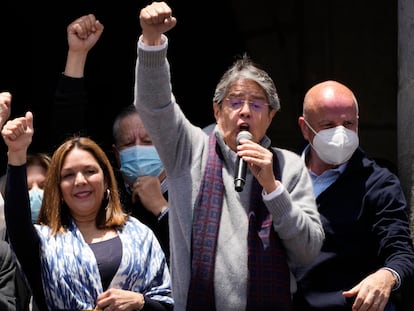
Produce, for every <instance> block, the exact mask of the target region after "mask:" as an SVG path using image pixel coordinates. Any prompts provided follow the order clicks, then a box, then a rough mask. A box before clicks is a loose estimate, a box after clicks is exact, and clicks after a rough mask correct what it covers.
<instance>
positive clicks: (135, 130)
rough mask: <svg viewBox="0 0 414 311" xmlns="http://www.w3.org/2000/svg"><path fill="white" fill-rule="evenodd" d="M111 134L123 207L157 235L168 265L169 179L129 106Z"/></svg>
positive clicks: (138, 119) (137, 116)
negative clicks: (119, 175) (119, 176)
mask: <svg viewBox="0 0 414 311" xmlns="http://www.w3.org/2000/svg"><path fill="white" fill-rule="evenodd" d="M112 131H113V133H112V134H113V138H114V144H113V150H114V154H115V158H116V161H117V163H118V167H119V171H120V173H121V175H122V177H123V181H122V182H121V183H122V184H123V185H124V187H122V186H120V189H121V200H122V202H123V205H124V207H125V208H126V210H127V211H128V212H130V213H131V214H132V215H133V216H135V217H137V218H138V219H139V220H141V221H142V222H143V223H144V224H146V225H147V226H149V227H150V228H151V229H152V230H153V231H154V233H155V235H156V237H157V238H158V240H159V242H160V244H161V247H162V249H163V250H164V253H165V256H166V258H167V262H169V258H170V248H169V226H168V201H167V200H168V191H167V190H168V189H167V178H166V174H165V170H164V167H163V164H162V162H161V159H160V157H159V155H158V152H157V150H156V148H155V146H154V145H153V144H152V140H151V138H150V137H149V135H148V133H147V131H146V129H145V127H144V125H143V123H142V120H141V118H140V115H139V114H138V112H137V111H136V109H135V106H133V105H130V106H127V107H125V108H124V109H123V110H122V111H121V112H120V113H119V114H118V115H117V117H116V118H115V121H114V124H113V129H112ZM122 190H123V192H122ZM122 194H123V195H122Z"/></svg>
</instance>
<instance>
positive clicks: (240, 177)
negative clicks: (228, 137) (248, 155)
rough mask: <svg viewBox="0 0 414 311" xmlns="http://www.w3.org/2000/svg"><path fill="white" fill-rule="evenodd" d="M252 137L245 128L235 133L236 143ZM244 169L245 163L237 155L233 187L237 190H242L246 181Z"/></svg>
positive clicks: (245, 167)
mask: <svg viewBox="0 0 414 311" xmlns="http://www.w3.org/2000/svg"><path fill="white" fill-rule="evenodd" d="M252 138H253V136H252V134H251V133H250V132H249V131H247V130H242V131H240V132H239V134H237V138H236V140H237V145H239V144H240V140H242V139H248V140H251V139H252ZM246 170H247V164H246V162H244V161H243V159H242V158H241V157H239V156H237V160H236V167H235V172H234V188H235V190H236V191H237V192H241V191H243V188H244V184H245V183H246Z"/></svg>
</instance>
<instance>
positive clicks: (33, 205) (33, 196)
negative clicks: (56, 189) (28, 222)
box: [29, 187, 43, 223]
mask: <svg viewBox="0 0 414 311" xmlns="http://www.w3.org/2000/svg"><path fill="white" fill-rule="evenodd" d="M29 198H30V209H31V210H32V223H35V222H36V220H37V215H38V214H39V211H40V207H41V206H42V200H43V189H40V188H37V187H34V188H32V189H30V190H29Z"/></svg>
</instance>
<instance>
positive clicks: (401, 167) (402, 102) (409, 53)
mask: <svg viewBox="0 0 414 311" xmlns="http://www.w3.org/2000/svg"><path fill="white" fill-rule="evenodd" d="M397 107H398V112H397V116H398V130H397V134H398V135H397V137H398V171H399V175H400V179H401V183H402V185H403V188H404V191H405V194H406V196H407V200H408V202H409V206H410V207H411V232H412V234H414V228H413V226H414V1H413V0H399V1H398V106H397Z"/></svg>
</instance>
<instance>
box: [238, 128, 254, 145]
mask: <svg viewBox="0 0 414 311" xmlns="http://www.w3.org/2000/svg"><path fill="white" fill-rule="evenodd" d="M252 138H253V136H252V134H251V133H250V132H249V131H246V130H244V131H240V132H239V134H237V144H239V143H240V140H242V139H247V140H252Z"/></svg>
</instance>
